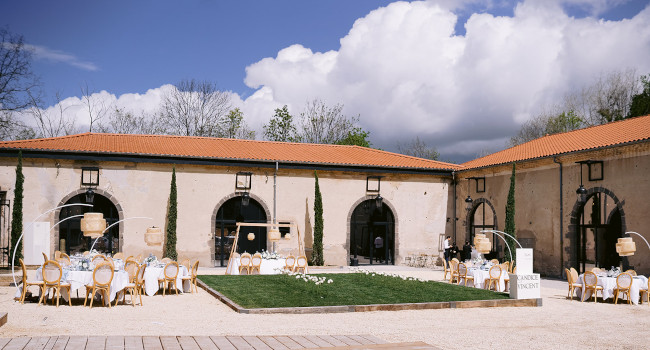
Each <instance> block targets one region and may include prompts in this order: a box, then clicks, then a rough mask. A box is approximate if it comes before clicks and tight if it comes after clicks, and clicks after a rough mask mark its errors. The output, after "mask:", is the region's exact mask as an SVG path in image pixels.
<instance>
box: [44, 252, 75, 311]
mask: <svg viewBox="0 0 650 350" xmlns="http://www.w3.org/2000/svg"><path fill="white" fill-rule="evenodd" d="M41 272H42V274H43V287H42V291H41V298H40V299H39V300H38V304H39V305H40V304H41V302H42V301H44V300H45V299H46V298H47V297H46V295H47V292H48V291H49V290H50V288H51V289H54V293H55V294H54V295H55V296H56V306H57V307H59V298H60V297H61V289H67V290H68V304H69V305H70V306H72V298H71V297H70V283H65V282H61V277H62V276H63V270H62V269H61V265H59V263H58V262H56V261H54V260H48V261H46V262H45V263H43V268H42V270H41ZM52 303H54V299H52Z"/></svg>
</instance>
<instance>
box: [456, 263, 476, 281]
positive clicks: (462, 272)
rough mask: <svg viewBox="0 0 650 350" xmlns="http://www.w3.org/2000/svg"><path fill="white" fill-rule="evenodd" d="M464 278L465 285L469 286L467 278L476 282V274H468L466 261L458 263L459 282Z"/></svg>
mask: <svg viewBox="0 0 650 350" xmlns="http://www.w3.org/2000/svg"><path fill="white" fill-rule="evenodd" d="M461 279H462V280H463V285H464V286H466V287H467V280H471V281H472V284H474V276H467V266H466V265H465V264H464V263H460V264H458V284H460V280H461Z"/></svg>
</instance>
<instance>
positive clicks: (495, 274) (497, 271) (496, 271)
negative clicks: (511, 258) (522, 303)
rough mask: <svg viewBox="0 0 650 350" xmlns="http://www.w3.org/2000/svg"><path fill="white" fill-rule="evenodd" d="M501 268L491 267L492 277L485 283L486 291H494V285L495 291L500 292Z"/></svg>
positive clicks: (497, 266)
mask: <svg viewBox="0 0 650 350" xmlns="http://www.w3.org/2000/svg"><path fill="white" fill-rule="evenodd" d="M501 272H502V270H501V266H500V265H494V266H492V267H490V277H489V278H488V279H487V280H485V282H483V284H484V287H485V289H487V290H492V285H494V291H495V292H498V291H499V281H500V279H501Z"/></svg>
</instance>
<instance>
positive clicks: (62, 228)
mask: <svg viewBox="0 0 650 350" xmlns="http://www.w3.org/2000/svg"><path fill="white" fill-rule="evenodd" d="M76 203H86V196H85V194H78V195H76V196H73V197H72V198H70V199H68V201H67V202H65V204H76ZM92 205H93V206H92V207H86V206H72V207H65V208H62V209H61V211H60V212H59V221H61V220H64V219H66V218H68V217H70V216H75V215H83V214H84V213H87V212H94V213H102V214H104V219H106V226H107V227H108V226H110V225H112V224H114V223H116V222H118V221H119V220H120V219H119V213H118V210H117V208H116V207H115V204H113V202H111V201H110V200H109V199H108V198H106V197H104V196H103V195H101V194H98V193H95V196H94V199H93V203H92ZM80 224H81V217H76V218H72V219H69V220H66V221H63V222H62V223H61V224H59V250H60V251H64V252H66V253H67V254H68V255H70V254H75V253H81V252H83V251H86V250H89V249H90V247H91V246H92V244H93V242H94V240H91V239H90V237H86V236H84V235H83V232H81V228H80ZM119 226H120V225H115V226H113V227H111V228H110V229H109V230H108V231H107V232H106V233H105V234H104V236H103V237H100V238H99V239H97V243H95V246H94V247H93V249H95V250H97V251H98V252H101V253H103V254H107V253H110V254H115V253H117V252H119V250H120V244H119V242H120V229H119Z"/></svg>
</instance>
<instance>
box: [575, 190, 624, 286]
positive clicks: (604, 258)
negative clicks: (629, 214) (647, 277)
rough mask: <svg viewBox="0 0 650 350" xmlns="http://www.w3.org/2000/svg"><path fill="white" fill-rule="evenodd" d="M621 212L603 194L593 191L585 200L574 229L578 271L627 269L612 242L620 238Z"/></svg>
mask: <svg viewBox="0 0 650 350" xmlns="http://www.w3.org/2000/svg"><path fill="white" fill-rule="evenodd" d="M622 226H623V225H622V218H621V212H620V210H619V208H618V206H616V204H615V203H614V200H613V199H612V198H610V197H609V196H608V195H606V194H605V193H603V192H596V193H593V194H592V195H590V196H589V197H588V198H587V201H586V202H585V203H584V205H582V207H581V208H580V211H579V219H578V226H577V230H576V233H577V244H576V248H577V251H576V252H575V254H576V256H577V263H578V266H577V267H576V269H577V270H578V272H580V273H583V272H584V271H587V270H590V269H591V268H593V267H599V268H606V269H610V268H611V267H618V266H620V265H621V262H622V263H623V265H625V266H623V268H624V269H625V268H627V259H621V257H620V256H619V255H618V253H616V242H617V240H618V238H620V237H622V234H623V227H622Z"/></svg>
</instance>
